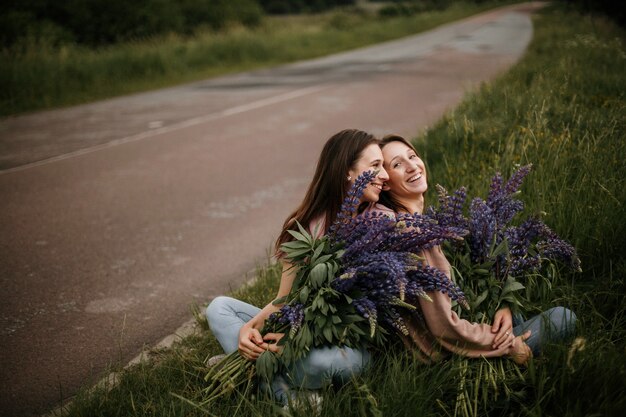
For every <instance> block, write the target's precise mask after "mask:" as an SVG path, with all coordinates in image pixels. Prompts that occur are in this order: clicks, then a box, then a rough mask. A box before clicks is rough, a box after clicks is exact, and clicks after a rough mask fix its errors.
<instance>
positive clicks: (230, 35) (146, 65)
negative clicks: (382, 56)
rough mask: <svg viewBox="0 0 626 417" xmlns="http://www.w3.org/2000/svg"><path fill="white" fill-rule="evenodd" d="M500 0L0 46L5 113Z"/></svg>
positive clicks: (268, 62) (304, 54)
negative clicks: (86, 43)
mask: <svg viewBox="0 0 626 417" xmlns="http://www.w3.org/2000/svg"><path fill="white" fill-rule="evenodd" d="M503 4H506V3H503V2H495V1H487V2H484V3H480V4H476V3H473V2H468V3H454V4H452V5H451V6H450V7H449V8H448V9H446V10H443V11H432V12H425V13H419V14H416V15H413V16H403V17H393V18H380V17H378V16H377V15H376V14H374V13H372V12H367V11H366V10H363V9H357V8H346V9H339V11H332V12H327V13H323V14H317V15H294V16H282V17H276V16H267V17H265V18H264V20H263V22H262V24H261V25H260V26H259V27H257V28H254V29H250V28H246V27H243V26H232V27H230V28H227V29H226V30H224V31H220V32H214V31H208V30H205V31H198V32H197V33H196V34H195V35H194V36H190V37H183V36H179V35H173V34H172V35H168V36H159V37H154V38H151V39H145V40H137V41H135V42H128V43H122V44H117V45H113V46H109V47H102V48H98V49H89V48H87V47H81V46H77V45H63V46H60V47H57V46H53V45H47V44H45V43H34V42H32V43H30V44H29V43H27V44H24V45H19V46H17V47H14V48H12V49H6V48H5V49H0V61H2V65H0V116H6V115H12V114H18V113H23V112H27V111H33V110H40V109H47V108H54V107H60V106H67V105H72V104H80V103H85V102H89V101H93V100H98V99H103V98H108V97H114V96H117V95H122V94H129V93H135V92H140V91H146V90H150V89H155V88H160V87H166V86H172V85H176V84H180V83H185V82H189V81H194V80H200V79H205V78H207V77H214V76H218V75H223V74H228V73H234V72H240V71H245V70H252V69H257V68H261V67H267V66H272V65H277V64H282V63H287V62H293V61H297V60H302V59H307V58H314V57H318V56H322V55H327V54H331V53H335V52H339V51H344V50H349V49H353V48H357V47H360V46H365V45H369V44H373V43H378V42H382V41H386V40H391V39H395V38H399V37H403V36H406V35H410V34H414V33H419V32H422V31H426V30H428V29H431V28H433V27H435V26H438V25H441V24H443V23H447V22H452V21H455V20H458V19H460V18H463V17H467V16H470V15H472V14H475V13H478V12H481V11H484V10H487V9H489V8H494V7H496V6H501V5H503Z"/></svg>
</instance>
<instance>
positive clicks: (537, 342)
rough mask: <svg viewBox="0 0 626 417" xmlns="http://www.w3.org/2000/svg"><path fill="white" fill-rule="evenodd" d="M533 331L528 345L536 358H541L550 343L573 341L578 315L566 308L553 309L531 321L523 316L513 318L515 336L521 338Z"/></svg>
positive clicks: (527, 342)
mask: <svg viewBox="0 0 626 417" xmlns="http://www.w3.org/2000/svg"><path fill="white" fill-rule="evenodd" d="M527 330H530V331H531V334H530V337H529V338H528V339H527V340H526V344H527V345H528V346H529V347H530V348H531V349H532V351H533V355H534V356H539V355H540V354H541V351H542V349H543V348H544V347H545V346H546V344H548V343H558V342H561V341H565V340H568V339H571V338H572V337H573V336H574V333H575V331H576V314H574V312H573V311H571V310H568V309H567V308H565V307H552V308H551V309H549V310H546V311H544V312H543V313H541V314H538V315H536V316H535V317H533V318H531V319H530V320H526V321H524V320H523V318H522V317H521V316H514V317H513V334H515V336H519V335H521V334H524V333H525V332H526V331H527Z"/></svg>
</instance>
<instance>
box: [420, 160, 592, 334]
mask: <svg viewBox="0 0 626 417" xmlns="http://www.w3.org/2000/svg"><path fill="white" fill-rule="evenodd" d="M530 170H531V165H526V166H522V167H520V168H518V169H517V170H516V171H515V172H514V173H513V174H512V175H511V177H510V178H509V179H508V180H507V181H505V180H504V178H503V177H502V175H501V174H499V173H497V174H496V175H495V176H494V177H493V178H492V180H491V186H490V189H489V193H488V195H487V199H486V200H484V199H481V198H478V197H476V198H474V199H473V200H472V201H471V204H470V206H469V215H467V216H466V215H465V205H466V200H467V192H466V189H465V187H461V188H459V189H458V190H456V191H455V192H454V193H452V195H450V194H448V192H447V191H446V189H445V188H443V187H441V186H439V185H438V186H437V190H438V194H439V206H438V207H437V208H432V207H431V208H429V210H428V214H429V216H431V217H432V218H433V219H436V220H437V222H438V224H439V225H440V226H441V227H454V228H457V229H464V230H467V235H466V236H465V238H464V240H463V241H462V242H455V243H452V244H445V245H444V246H443V248H444V253H445V254H446V257H447V258H448V260H449V261H450V263H451V265H452V274H453V279H454V280H455V282H456V283H457V284H459V286H460V287H461V288H462V289H463V291H464V293H465V294H466V296H467V299H468V301H469V304H470V307H471V308H470V309H469V310H465V311H461V310H460V309H459V310H458V311H457V312H458V313H459V315H461V316H464V315H466V318H467V319H469V320H471V321H477V322H480V321H483V320H491V319H492V318H493V316H494V314H495V312H496V310H497V309H498V308H500V307H501V306H507V307H510V308H511V309H512V311H520V310H524V308H525V307H527V306H526V305H525V304H526V303H528V302H530V303H532V302H534V301H536V300H539V299H541V298H546V297H542V295H545V294H546V293H547V292H549V289H550V285H551V279H552V278H553V277H554V276H555V274H556V265H557V263H561V264H563V265H565V266H567V267H569V268H571V269H573V270H577V271H579V270H580V261H579V259H578V256H577V255H576V250H575V249H574V247H573V246H572V245H570V244H569V243H567V242H565V241H564V240H562V239H561V238H559V237H558V236H557V235H556V233H555V232H554V231H552V230H551V229H550V228H549V227H548V226H546V225H545V224H544V223H543V221H541V219H540V218H539V217H528V218H527V219H525V220H524V221H522V222H521V223H519V224H518V225H514V224H513V223H514V221H517V220H518V219H517V218H516V217H518V214H519V213H521V212H522V210H523V209H524V203H523V202H522V201H521V200H519V199H517V198H516V197H517V195H518V194H519V193H520V191H519V189H520V187H521V185H522V182H523V180H524V178H525V177H526V176H527V175H528V173H529V172H530ZM523 290H525V291H523ZM539 292H543V293H544V294H540V293H539Z"/></svg>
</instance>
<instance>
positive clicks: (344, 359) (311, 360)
mask: <svg viewBox="0 0 626 417" xmlns="http://www.w3.org/2000/svg"><path fill="white" fill-rule="evenodd" d="M369 170H376V171H378V174H377V176H376V177H375V178H374V180H373V181H372V183H370V184H369V185H368V186H367V187H366V189H365V190H364V193H363V196H362V197H361V201H362V202H364V203H366V202H367V203H373V202H376V201H377V200H378V197H379V194H380V193H381V191H382V187H383V183H384V182H385V181H387V180H388V176H387V173H386V172H385V169H384V168H383V157H382V152H381V150H380V147H379V146H378V140H377V139H376V138H375V137H374V136H373V135H371V134H369V133H366V132H363V131H360V130H353V129H351V130H343V131H341V132H339V133H337V134H335V135H333V136H332V137H331V138H330V139H328V141H327V142H326V144H325V146H324V148H323V150H322V153H321V154H320V157H319V160H318V163H317V168H316V170H315V174H314V176H313V179H312V181H311V184H310V185H309V188H308V190H307V192H306V195H305V197H304V200H303V201H302V203H301V204H300V206H299V207H298V208H297V209H296V210H295V211H294V212H293V213H292V214H291V215H289V216H288V217H287V220H285V223H284V225H283V228H282V230H281V232H280V234H279V236H278V239H277V241H276V253H277V257H278V259H279V261H280V262H281V263H282V267H283V269H282V271H283V272H282V275H281V279H280V284H279V289H278V293H277V294H276V298H275V299H279V298H281V297H283V296H285V295H287V294H289V292H290V290H291V286H292V284H293V279H294V275H295V271H294V270H293V268H291V267H290V265H289V263H288V262H287V261H286V260H285V259H284V258H283V257H282V254H281V252H280V246H281V244H283V243H285V242H287V241H289V240H291V235H290V234H289V233H288V232H287V231H288V230H292V229H295V228H296V221H297V222H299V223H300V224H302V225H304V226H305V227H307V226H308V227H309V230H310V231H311V233H317V235H318V236H322V235H324V234H325V233H326V232H327V231H328V228H329V227H330V226H331V225H332V223H333V222H334V220H335V219H336V217H337V214H338V213H339V211H340V208H341V204H342V201H343V199H344V197H345V196H346V194H347V192H348V190H349V189H350V187H351V185H352V183H353V182H354V180H355V179H356V178H357V177H358V176H359V175H360V174H361V173H363V172H365V171H369ZM279 308H280V305H278V306H277V305H274V304H272V303H269V304H268V305H266V306H265V307H263V308H262V309H259V308H258V307H255V306H252V305H249V304H246V303H243V302H241V301H239V300H235V299H233V298H230V297H217V298H216V299H214V300H213V301H212V302H211V304H210V305H209V306H208V308H207V310H206V315H207V318H208V321H209V326H210V327H211V330H212V331H213V334H214V335H215V337H216V338H217V340H218V341H219V343H220V344H221V346H222V348H223V349H224V351H225V352H226V353H231V352H234V351H236V350H238V351H239V353H240V354H241V355H242V356H243V357H245V358H246V359H248V360H256V359H257V358H258V357H259V355H260V354H261V353H263V352H264V351H265V350H270V351H274V352H276V351H278V350H279V348H278V346H277V345H276V342H278V340H280V338H281V337H282V336H283V335H282V334H274V333H271V334H265V335H262V334H261V333H260V330H261V329H262V327H263V324H264V322H265V320H266V319H267V318H268V317H269V315H270V314H272V313H274V312H276V311H278V310H279ZM368 362H369V353H368V352H367V351H366V350H365V349H351V348H347V347H337V346H329V347H324V348H316V349H312V350H311V351H310V352H309V353H308V354H307V356H306V357H305V358H303V359H302V360H300V361H298V362H297V363H296V364H295V366H294V367H293V369H290V370H289V372H288V375H282V376H280V377H277V378H275V380H274V382H273V385H272V390H273V393H274V395H275V396H276V397H277V399H278V400H279V401H281V402H283V403H286V402H287V401H288V396H289V395H290V391H289V388H290V387H294V386H295V387H301V388H307V389H318V388H321V387H322V386H323V385H324V384H326V383H328V382H330V381H331V380H332V379H334V378H339V379H343V380H346V379H349V378H350V376H351V375H353V374H356V373H359V372H360V371H361V370H362V369H363V368H364V366H365V365H366V364H367V363H368Z"/></svg>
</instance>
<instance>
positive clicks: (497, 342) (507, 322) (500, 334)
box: [491, 307, 515, 349]
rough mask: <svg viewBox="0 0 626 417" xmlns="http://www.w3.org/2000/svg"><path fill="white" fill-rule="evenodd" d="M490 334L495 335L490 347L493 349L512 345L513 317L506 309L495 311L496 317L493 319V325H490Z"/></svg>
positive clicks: (513, 336)
mask: <svg viewBox="0 0 626 417" xmlns="http://www.w3.org/2000/svg"><path fill="white" fill-rule="evenodd" d="M491 333H497V334H496V337H495V339H494V340H493V345H492V347H493V348H494V349H498V348H501V347H504V346H506V345H507V344H509V345H510V344H511V343H513V339H514V338H515V335H514V334H513V315H512V314H511V310H510V309H509V308H508V307H504V308H501V309H500V310H498V311H496V315H495V316H494V317H493V324H492V325H491Z"/></svg>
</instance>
